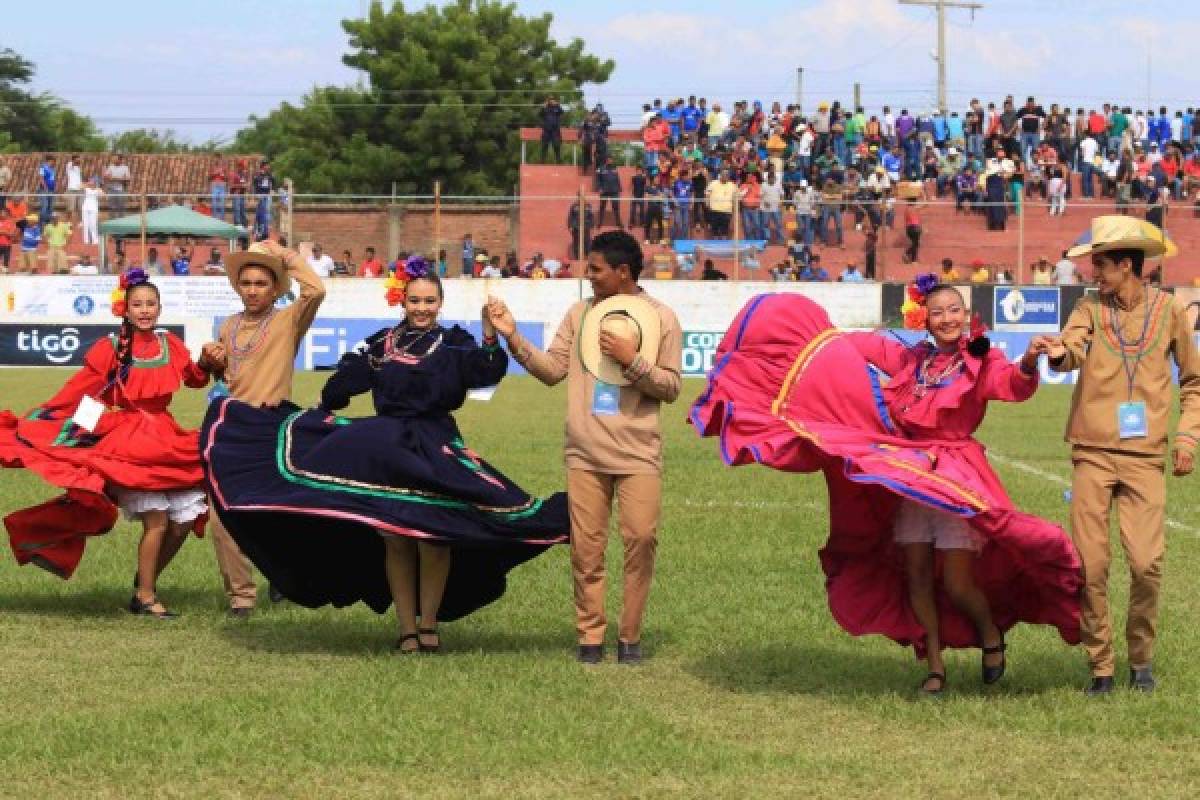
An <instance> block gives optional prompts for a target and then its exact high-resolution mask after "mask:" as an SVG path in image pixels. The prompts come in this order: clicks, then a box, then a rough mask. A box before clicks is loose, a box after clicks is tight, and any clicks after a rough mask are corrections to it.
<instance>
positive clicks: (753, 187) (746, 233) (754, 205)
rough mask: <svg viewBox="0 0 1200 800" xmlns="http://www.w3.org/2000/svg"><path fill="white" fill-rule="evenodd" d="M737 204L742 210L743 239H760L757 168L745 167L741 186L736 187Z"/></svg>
mask: <svg viewBox="0 0 1200 800" xmlns="http://www.w3.org/2000/svg"><path fill="white" fill-rule="evenodd" d="M738 197H739V204H740V206H741V209H742V214H741V216H742V236H741V238H743V239H762V238H763V235H762V214H761V210H762V209H761V207H762V186H761V184H760V183H759V180H758V167H757V165H754V168H753V169H751V165H747V167H746V174H745V176H744V177H743V178H742V184H741V186H739V187H738Z"/></svg>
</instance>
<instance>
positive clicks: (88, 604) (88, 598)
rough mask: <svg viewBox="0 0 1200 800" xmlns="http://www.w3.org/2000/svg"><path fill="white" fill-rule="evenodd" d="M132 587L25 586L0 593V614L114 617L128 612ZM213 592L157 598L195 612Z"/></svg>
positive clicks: (211, 598)
mask: <svg viewBox="0 0 1200 800" xmlns="http://www.w3.org/2000/svg"><path fill="white" fill-rule="evenodd" d="M132 594H133V589H132V587H127V588H117V587H112V588H109V587H103V588H101V587H96V588H90V589H80V590H78V591H71V590H70V589H69V588H67V589H65V590H62V591H45V590H36V589H25V590H23V591H19V593H18V591H13V590H11V589H10V590H7V591H3V592H0V613H7V614H33V615H37V616H60V617H94V618H100V617H115V616H119V615H125V616H128V615H129V597H130V595H132ZM216 596H217V595H216V594H215V593H214V592H211V591H205V590H202V589H182V588H181V589H171V590H168V591H163V592H162V593H161V594H160V595H159V597H160V598H161V600H162V601H163V603H165V604H166V605H167V607H168V608H170V609H172V610H174V611H178V612H180V613H182V614H185V615H187V614H190V613H194V614H197V615H199V614H200V613H202V610H207V609H211V608H213V603H214V598H215V597H216Z"/></svg>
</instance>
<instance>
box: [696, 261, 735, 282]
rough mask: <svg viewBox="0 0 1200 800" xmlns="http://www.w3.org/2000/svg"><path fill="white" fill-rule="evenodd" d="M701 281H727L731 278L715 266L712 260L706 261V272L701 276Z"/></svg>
mask: <svg viewBox="0 0 1200 800" xmlns="http://www.w3.org/2000/svg"><path fill="white" fill-rule="evenodd" d="M700 280H703V281H727V280H729V276H728V275H726V274H725V273H724V272H722V271H721V270H719V269H717V268H716V267H715V266H714V265H713V260H712V259H711V258H706V259H704V272H702V273H701V274H700Z"/></svg>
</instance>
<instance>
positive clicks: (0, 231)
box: [0, 206, 18, 275]
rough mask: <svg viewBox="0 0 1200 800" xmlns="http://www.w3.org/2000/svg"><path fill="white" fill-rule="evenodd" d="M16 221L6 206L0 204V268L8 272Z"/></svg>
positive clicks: (15, 238) (4, 272)
mask: <svg viewBox="0 0 1200 800" xmlns="http://www.w3.org/2000/svg"><path fill="white" fill-rule="evenodd" d="M17 235H18V234H17V223H16V222H15V221H14V220H13V218H12V212H11V211H10V210H9V208H8V206H0V269H2V270H3V273H0V274H5V275H7V274H8V267H9V263H10V261H11V260H12V247H13V242H15V241H16V240H17Z"/></svg>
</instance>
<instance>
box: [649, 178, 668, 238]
mask: <svg viewBox="0 0 1200 800" xmlns="http://www.w3.org/2000/svg"><path fill="white" fill-rule="evenodd" d="M667 192H668V190H667V189H666V188H664V187H663V186H661V185H660V183H659V182H658V181H653V182H651V183H650V184H649V185H647V187H646V224H645V225H643V226H642V233H643V239H644V240H645V243H646V244H650V243H651V242H658V243H660V244H661V243H663V242H665V240H666V232H665V230H664V228H665V221H664V218H665V217H666V216H667V206H668V204H669V203H670V199H669V198H668V194H667ZM651 226H653V227H654V228H655V233H656V234H657V235H656V236H655V237H654V238H651V236H650V228H651Z"/></svg>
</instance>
